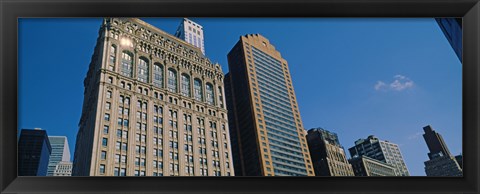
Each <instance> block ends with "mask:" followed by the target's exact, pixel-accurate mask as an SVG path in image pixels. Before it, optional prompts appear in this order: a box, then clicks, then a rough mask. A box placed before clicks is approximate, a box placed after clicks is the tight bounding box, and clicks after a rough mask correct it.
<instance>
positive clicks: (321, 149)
mask: <svg viewBox="0 0 480 194" xmlns="http://www.w3.org/2000/svg"><path fill="white" fill-rule="evenodd" d="M307 142H308V149H309V150H310V156H311V159H312V163H313V168H314V170H315V175H316V176H355V174H354V173H353V169H352V165H350V163H348V160H347V157H346V155H345V150H343V147H342V145H340V141H339V140H338V136H337V134H336V133H333V132H331V131H327V130H325V129H322V128H313V129H310V130H308V134H307Z"/></svg>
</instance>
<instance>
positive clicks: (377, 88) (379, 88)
mask: <svg viewBox="0 0 480 194" xmlns="http://www.w3.org/2000/svg"><path fill="white" fill-rule="evenodd" d="M386 85H387V84H385V82H382V81H378V82H377V84H375V90H381V89H382V88H384V87H385V86H386Z"/></svg>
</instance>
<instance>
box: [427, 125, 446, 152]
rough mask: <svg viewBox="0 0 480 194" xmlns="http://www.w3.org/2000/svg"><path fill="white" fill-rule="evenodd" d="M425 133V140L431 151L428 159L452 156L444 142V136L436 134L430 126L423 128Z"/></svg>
mask: <svg viewBox="0 0 480 194" xmlns="http://www.w3.org/2000/svg"><path fill="white" fill-rule="evenodd" d="M423 131H425V134H423V138H424V139H425V142H426V143H427V146H428V150H430V153H428V158H430V159H433V158H435V157H436V156H437V155H440V156H449V155H451V154H450V151H449V150H448V148H447V145H446V144H445V141H443V137H442V135H440V134H439V133H437V132H435V131H434V130H433V129H432V127H431V126H430V125H427V126H425V127H423Z"/></svg>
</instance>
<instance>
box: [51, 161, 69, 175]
mask: <svg viewBox="0 0 480 194" xmlns="http://www.w3.org/2000/svg"><path fill="white" fill-rule="evenodd" d="M53 176H72V162H69V161H60V162H58V164H57V165H56V166H55V170H54V171H53Z"/></svg>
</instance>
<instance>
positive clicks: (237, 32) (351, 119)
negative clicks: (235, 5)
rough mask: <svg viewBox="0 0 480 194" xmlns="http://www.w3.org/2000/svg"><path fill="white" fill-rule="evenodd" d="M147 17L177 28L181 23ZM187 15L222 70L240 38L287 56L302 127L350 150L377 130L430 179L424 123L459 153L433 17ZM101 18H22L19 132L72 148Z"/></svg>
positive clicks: (455, 79)
mask: <svg viewBox="0 0 480 194" xmlns="http://www.w3.org/2000/svg"><path fill="white" fill-rule="evenodd" d="M143 19H144V20H145V21H146V22H148V23H150V24H152V25H154V26H157V27H159V28H160V29H162V30H164V31H166V32H168V33H171V34H173V33H174V32H175V30H176V29H177V26H178V24H179V23H180V21H181V18H163V19H159V18H143ZM190 19H192V20H194V21H196V22H198V23H200V24H201V25H203V27H204V34H205V49H206V55H207V56H208V57H209V58H210V59H211V61H213V62H218V63H220V64H221V65H222V68H223V70H224V72H225V73H226V72H228V64H227V58H226V55H227V53H228V52H229V51H230V49H231V48H232V47H233V45H234V44H235V43H236V42H237V41H238V39H239V37H240V36H241V35H245V34H252V33H260V34H262V35H263V36H265V37H266V38H268V39H269V40H270V42H271V43H272V44H273V45H274V46H275V47H276V48H277V50H279V51H280V52H281V54H282V56H283V58H285V59H286V60H287V61H288V63H289V66H290V71H291V74H292V79H293V85H294V89H295V92H296V95H297V99H298V104H299V107H300V113H301V116H302V120H303V123H304V126H305V127H306V128H307V129H310V128H313V127H322V128H324V129H327V130H330V131H333V132H336V133H337V134H338V136H339V138H340V142H341V143H342V145H343V146H344V147H345V149H348V148H349V147H351V146H353V145H354V141H355V140H357V139H359V138H366V137H367V136H368V135H371V134H373V135H376V136H377V137H378V138H380V139H384V140H388V141H391V142H394V143H397V144H398V145H400V149H401V152H402V154H403V157H404V159H405V161H406V164H407V167H408V169H409V171H410V174H411V175H417V176H424V175H425V172H424V170H423V167H424V164H423V162H424V161H426V160H428V157H427V153H428V149H427V146H426V144H425V141H424V140H423V137H422V136H421V134H423V129H422V127H423V126H426V125H432V127H433V128H434V129H435V130H436V131H437V132H439V133H441V134H442V135H443V137H444V139H445V141H446V143H447V145H448V147H449V149H450V151H451V152H452V153H453V154H455V155H456V154H460V153H461V150H462V147H461V144H462V143H461V142H462V139H461V135H462V132H461V131H462V122H461V119H462V108H461V107H462V102H461V88H462V87H461V85H462V82H461V78H462V74H461V70H462V65H461V63H460V61H459V60H458V58H457V57H456V55H455V53H454V51H453V49H452V48H451V46H450V45H449V43H448V41H447V40H446V39H445V37H444V35H443V33H442V31H441V30H440V28H439V27H438V25H437V24H436V22H435V21H434V20H433V19H431V18H421V19H420V18H411V19H398V18H397V19H394V18H389V19H387V18H385V19H334V18H323V19H320V18H303V19H285V18H282V19H280V18H261V19H260V18H256V19H246V18H243V19H242V18H190ZM101 21H102V19H99V18H90V19H20V20H19V39H18V40H19V70H18V73H19V81H18V84H19V94H18V96H19V104H18V107H19V115H18V124H19V129H22V128H35V127H39V128H42V129H46V130H47V133H48V134H49V135H65V136H67V137H68V140H69V145H70V149H71V152H72V155H73V152H74V145H75V137H76V133H77V131H78V121H79V119H80V115H81V109H82V103H83V92H84V88H83V79H84V78H85V75H86V73H87V70H88V65H89V63H90V59H91V56H92V54H93V49H94V47H95V43H96V38H97V36H98V29H99V27H100V25H101ZM347 152H348V151H347ZM347 155H349V154H347ZM348 157H349V156H348Z"/></svg>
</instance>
